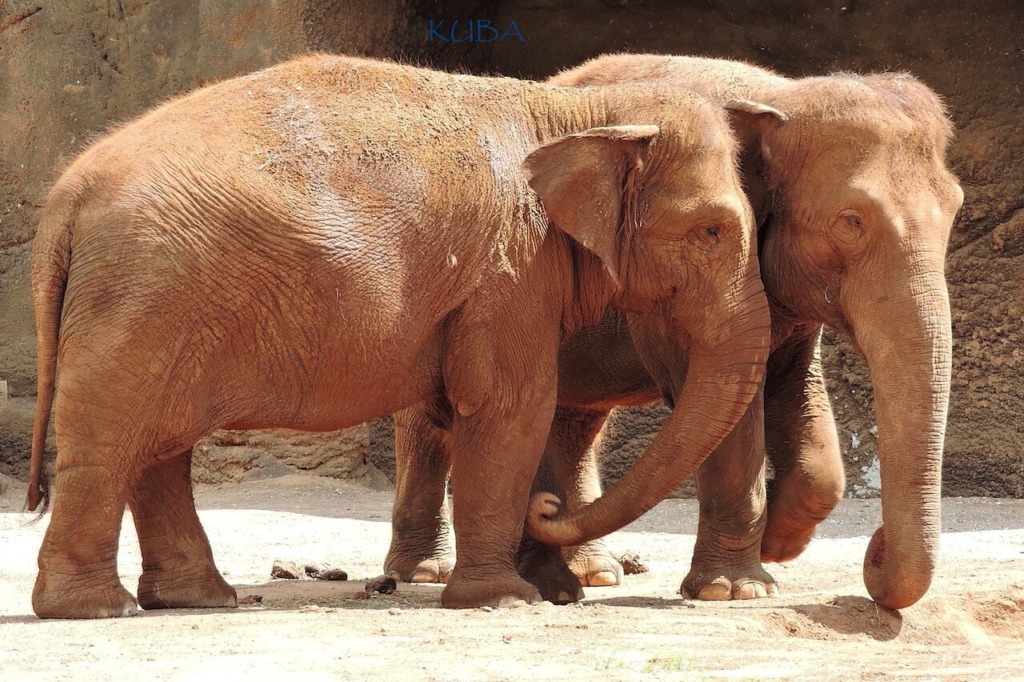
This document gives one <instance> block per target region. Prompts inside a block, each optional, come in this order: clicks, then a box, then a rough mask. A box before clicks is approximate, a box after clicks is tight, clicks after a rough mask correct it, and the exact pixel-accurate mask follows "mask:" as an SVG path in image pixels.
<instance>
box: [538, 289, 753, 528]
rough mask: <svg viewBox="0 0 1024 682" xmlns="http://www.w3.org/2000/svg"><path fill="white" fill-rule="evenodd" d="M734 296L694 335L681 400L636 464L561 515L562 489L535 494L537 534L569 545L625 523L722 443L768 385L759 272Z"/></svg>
mask: <svg viewBox="0 0 1024 682" xmlns="http://www.w3.org/2000/svg"><path fill="white" fill-rule="evenodd" d="M743 294H746V295H743ZM734 300H738V301H742V303H740V304H737V305H741V306H742V308H739V309H738V308H737V307H736V305H734V306H733V310H732V311H731V312H732V314H731V316H730V317H729V318H728V319H730V323H729V325H727V326H724V327H719V328H718V329H717V330H715V331H716V332H717V333H715V334H708V335H705V336H703V337H701V338H693V339H692V343H691V346H690V347H689V369H688V370H687V372H686V381H685V383H684V385H683V386H682V388H681V389H680V390H679V392H678V395H676V396H674V397H675V408H674V410H673V411H672V414H671V415H670V416H669V418H668V420H667V421H666V422H665V424H664V426H663V427H662V429H661V431H660V432H659V433H658V435H657V436H656V437H655V439H654V441H653V442H652V443H651V445H650V446H649V447H648V448H647V450H646V451H645V452H644V453H643V455H642V456H641V457H640V458H639V459H638V460H637V462H636V463H635V464H634V465H633V467H632V468H631V469H630V470H629V471H628V472H627V473H626V475H625V476H623V478H622V479H620V480H619V481H618V482H617V483H615V484H614V485H613V486H611V487H610V488H609V489H608V490H607V491H606V492H605V494H604V495H602V496H601V497H600V498H598V499H597V500H596V501H595V502H594V503H593V504H591V505H588V506H586V507H584V508H582V509H580V510H577V511H576V512H574V513H572V514H568V515H565V516H561V517H559V516H557V514H558V511H559V500H558V498H557V497H555V496H554V495H551V494H550V493H538V494H536V495H535V496H534V497H533V499H532V500H531V502H530V510H529V513H528V514H527V519H526V530H527V532H528V533H529V534H530V535H532V536H533V537H534V538H536V539H538V540H540V541H541V542H545V543H548V544H552V545H562V546H566V545H578V544H581V543H583V542H587V541H590V540H593V539H595V538H598V537H601V536H603V535H607V534H608V533H610V532H612V531H615V530H618V529H619V528H621V527H622V526H624V525H626V524H628V523H630V522H632V521H634V520H636V519H637V518H639V517H640V515H642V514H643V513H644V512H646V511H648V510H650V509H651V508H653V507H654V506H655V505H656V504H658V502H660V501H661V500H663V499H665V497H667V496H668V495H669V494H670V493H671V492H672V491H673V490H675V489H676V488H678V487H679V486H680V485H681V484H682V483H683V481H685V480H686V479H687V478H688V477H689V476H691V475H692V474H693V473H694V471H696V470H697V467H699V466H700V465H701V463H702V462H703V461H704V460H705V459H706V458H707V456H708V455H709V454H710V453H711V451H712V450H713V449H714V448H716V447H717V446H718V445H719V443H721V441H722V439H723V438H725V436H726V435H727V434H728V433H729V432H730V431H731V430H732V428H733V426H734V425H735V424H736V422H737V421H738V420H739V419H740V417H741V416H742V415H743V414H744V412H745V411H746V408H747V406H748V405H749V403H750V401H751V399H752V398H753V397H754V395H755V393H756V392H757V390H758V388H759V387H760V386H761V382H762V380H763V378H764V366H765V362H766V359H767V356H768V345H769V340H770V329H769V317H768V307H767V302H766V299H765V297H764V291H763V289H762V287H761V282H760V279H759V278H758V277H756V276H755V277H754V278H753V281H750V280H746V281H744V283H743V287H742V288H741V289H740V293H739V295H738V296H737V298H736V299H734ZM737 310H739V311H740V312H737ZM678 352H680V353H682V352H683V351H681V350H680V351H678Z"/></svg>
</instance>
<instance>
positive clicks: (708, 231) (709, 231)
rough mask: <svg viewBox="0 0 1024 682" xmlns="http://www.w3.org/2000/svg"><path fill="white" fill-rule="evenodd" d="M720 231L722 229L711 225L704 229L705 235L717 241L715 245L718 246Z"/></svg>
mask: <svg viewBox="0 0 1024 682" xmlns="http://www.w3.org/2000/svg"><path fill="white" fill-rule="evenodd" d="M720 229H721V228H720V227H718V226H717V225H709V226H707V227H705V228H704V234H705V235H707V237H708V238H709V239H713V240H715V243H716V244H717V243H718V232H719V230H720Z"/></svg>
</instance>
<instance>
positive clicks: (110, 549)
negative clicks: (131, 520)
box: [32, 446, 137, 618]
mask: <svg viewBox="0 0 1024 682" xmlns="http://www.w3.org/2000/svg"><path fill="white" fill-rule="evenodd" d="M129 484H130V481H129V478H128V477H127V476H125V472H124V471H123V469H122V467H121V466H119V464H118V462H116V461H111V460H109V459H107V460H101V459H100V458H98V457H95V456H94V453H93V451H91V450H90V449H89V448H88V447H82V446H79V447H77V448H75V449H74V450H72V451H71V452H67V450H65V452H62V453H61V455H59V456H58V459H57V476H56V495H55V496H54V503H53V509H52V512H51V518H50V525H49V527H48V528H47V529H46V535H45V536H44V538H43V546H42V548H41V549H40V550H39V574H38V575H37V577H36V582H35V587H34V588H33V590H32V610H33V611H35V613H36V615H37V616H39V617H40V618H118V617H122V616H133V615H135V613H136V610H137V609H136V602H135V598H134V597H132V595H131V594H130V593H129V592H128V591H127V590H126V589H125V588H124V586H123V585H122V584H121V580H120V578H119V577H118V574H117V547H118V538H119V534H120V530H121V520H122V517H123V516H124V507H125V501H126V500H127V497H128V486H129Z"/></svg>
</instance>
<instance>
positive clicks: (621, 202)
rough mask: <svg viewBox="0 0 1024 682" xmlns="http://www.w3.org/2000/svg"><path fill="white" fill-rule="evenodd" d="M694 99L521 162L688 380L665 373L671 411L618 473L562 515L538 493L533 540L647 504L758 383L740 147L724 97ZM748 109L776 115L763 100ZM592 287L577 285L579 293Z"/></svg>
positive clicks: (671, 485) (759, 344)
mask: <svg viewBox="0 0 1024 682" xmlns="http://www.w3.org/2000/svg"><path fill="white" fill-rule="evenodd" d="M692 101H693V100H692V99H686V100H685V103H686V105H687V106H686V108H685V109H684V110H685V111H686V112H687V114H688V116H687V117H686V119H685V120H679V117H678V116H673V115H672V114H671V110H670V109H666V111H665V115H662V116H656V117H655V119H656V120H659V121H662V122H663V121H669V122H670V123H660V130H659V129H657V128H653V127H650V126H643V127H632V126H631V127H620V128H602V129H596V130H591V131H587V132H585V133H582V134H580V135H575V136H572V137H569V138H565V139H563V140H560V141H557V142H555V143H552V144H550V145H548V146H546V147H544V148H542V149H540V150H538V151H536V152H534V153H533V154H532V155H531V156H530V157H529V158H528V159H527V161H526V168H527V172H528V177H529V181H530V184H531V186H532V187H533V189H534V190H535V191H536V193H537V194H538V196H539V197H540V199H541V201H542V203H543V205H544V207H545V209H546V211H547V213H548V216H549V217H550V219H551V221H552V223H553V224H554V225H555V226H556V227H558V228H560V229H561V230H563V231H565V232H567V233H568V234H570V235H571V236H572V237H573V239H575V240H576V241H577V242H579V243H580V244H581V245H583V246H584V247H585V248H586V249H588V250H589V251H590V252H591V253H593V254H595V255H596V256H597V257H598V258H599V259H600V262H601V263H602V264H603V266H604V269H605V270H606V272H607V277H606V278H605V281H609V282H614V283H615V286H616V289H617V290H616V294H615V296H614V299H613V304H614V305H615V306H616V307H617V308H619V309H621V310H624V311H626V313H627V314H628V315H631V316H643V317H645V318H647V319H653V320H656V321H657V325H656V326H657V329H658V330H660V333H661V334H662V335H663V338H662V339H661V340H660V343H662V344H663V345H665V346H667V347H669V348H673V349H675V350H674V354H675V355H676V356H677V357H679V358H683V357H688V359H689V366H688V368H686V369H683V370H681V371H682V372H685V373H686V376H685V381H684V380H683V378H684V377H683V376H677V377H674V381H673V382H672V386H673V395H672V396H671V397H672V400H673V402H674V403H675V410H674V411H673V413H672V415H671V416H670V417H669V419H668V421H667V422H666V423H665V426H664V427H663V429H662V430H661V432H660V434H659V435H658V437H657V438H656V439H655V441H654V442H653V443H652V444H651V446H650V447H649V448H648V450H647V451H646V452H645V453H644V455H643V456H642V457H641V458H640V459H639V460H638V461H637V463H636V464H635V465H634V466H633V468H632V469H631V470H630V471H629V472H628V473H627V474H626V475H625V476H624V477H623V478H622V479H621V480H620V481H619V482H618V483H616V484H615V485H614V486H612V487H611V488H610V489H609V490H608V491H607V492H606V493H605V494H604V495H603V496H602V497H601V498H600V499H598V500H597V501H596V502H595V503H594V504H592V505H590V506H588V507H586V508H584V509H582V510H579V511H578V512H576V513H574V514H569V515H566V516H563V517H557V518H556V517H555V514H556V512H557V509H558V500H557V498H554V496H550V495H547V496H542V497H541V498H539V499H535V500H534V502H533V503H532V504H531V513H530V514H529V515H528V518H527V529H528V531H529V532H530V534H531V535H533V536H534V537H535V538H537V539H539V540H541V541H542V542H547V543H549V544H558V545H569V544H578V543H580V542H584V541H586V540H589V539H592V538H595V537H599V536H601V535H605V534H607V533H609V532H611V531H613V530H615V529H617V528H620V527H621V526H623V525H625V524H626V523H629V522H630V521H632V520H634V519H635V518H637V517H639V516H640V515H641V514H642V513H643V512H645V511H647V510H648V509H650V508H651V507H653V506H654V505H655V504H657V503H658V502H659V501H661V500H662V499H664V497H665V496H667V495H668V494H669V493H670V492H671V491H672V490H674V489H675V488H676V487H678V486H679V485H680V484H681V483H682V482H683V481H684V480H685V479H686V478H687V477H688V476H690V475H691V474H692V473H693V472H694V470H696V468H697V467H698V466H699V465H700V463H701V462H702V461H703V460H704V458H705V457H706V456H707V455H708V454H709V453H710V452H711V451H712V450H713V449H714V448H715V447H716V446H717V445H718V444H719V443H720V442H721V440H722V439H723V438H724V437H725V436H726V435H727V434H728V433H729V431H730V430H731V429H732V426H733V425H734V424H735V423H736V422H737V420H738V419H739V418H740V417H741V416H742V414H743V413H744V411H745V409H746V407H747V405H748V404H749V402H750V400H751V398H752V397H753V396H754V394H755V392H756V391H757V389H758V387H759V386H760V384H761V381H762V378H763V372H764V363H765V362H766V359H767V353H768V343H769V339H770V329H769V328H770V321H769V317H768V309H767V303H766V299H765V298H764V292H763V287H762V284H761V282H760V279H759V276H760V275H759V269H758V262H757V244H756V239H754V237H753V235H754V232H753V230H754V224H753V212H752V210H751V208H750V205H749V203H748V201H747V200H746V197H745V195H744V193H743V190H742V187H741V184H740V180H739V176H738V172H737V169H736V153H737V144H736V142H735V139H734V138H733V136H732V135H731V133H730V128H729V124H728V121H727V120H726V117H725V115H724V112H723V111H722V109H721V107H716V106H712V105H711V104H710V103H707V102H702V105H701V106H700V107H698V108H696V109H695V108H694V106H693V104H692ZM664 104H665V105H666V106H668V107H671V106H673V105H674V106H682V105H683V104H682V103H676V102H673V100H672V99H671V98H666V99H665V101H664ZM623 109H628V107H626V106H624V107H623ZM691 112H694V115H689V114H690V113H691ZM751 116H753V117H754V118H762V119H771V120H775V121H777V120H780V119H781V115H780V114H779V113H778V112H775V111H774V110H770V111H769V110H767V109H766V110H765V111H760V112H754V113H752V114H751ZM634 117H635V114H634ZM567 160H568V163H567ZM610 170H611V171H613V172H609V171H610ZM590 295H591V292H587V291H586V290H585V285H584V290H583V291H581V298H583V299H584V300H586V299H587V298H588V297H589V296H590ZM676 366H677V367H679V366H682V367H685V365H684V364H683V363H676Z"/></svg>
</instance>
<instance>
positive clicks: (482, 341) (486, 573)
mask: <svg viewBox="0 0 1024 682" xmlns="http://www.w3.org/2000/svg"><path fill="white" fill-rule="evenodd" d="M520 284H523V285H526V286H529V285H531V284H532V285H533V286H534V287H535V288H536V290H535V291H532V292H531V293H533V294H534V295H535V297H534V298H532V299H527V300H545V297H544V296H542V293H543V284H544V283H543V282H542V281H540V280H539V279H538V280H536V281H532V282H528V281H521V282H520ZM508 291H509V290H508V289H507V288H503V289H501V290H496V291H492V292H481V296H480V299H479V300H480V301H484V302H485V306H486V307H484V308H482V309H477V310H475V311H474V310H473V309H472V308H471V307H470V309H468V310H467V309H463V310H462V311H461V312H460V314H459V318H458V320H457V321H456V323H455V324H454V325H453V327H452V330H451V332H450V337H449V338H448V339H447V342H446V345H447V347H448V348H449V349H450V350H449V354H448V356H447V357H446V358H445V361H444V381H445V389H446V391H447V394H448V398H449V403H450V404H451V405H452V407H453V419H452V427H451V436H450V437H451V453H452V475H451V486H452V496H453V498H452V502H453V512H454V513H453V520H454V528H455V542H456V546H457V548H458V559H457V560H456V562H455V568H454V570H453V571H452V574H451V577H450V578H449V580H448V585H447V587H445V589H444V591H443V592H442V594H441V602H442V604H443V605H444V606H446V607H454V608H472V607H478V606H484V605H490V606H498V605H503V604H506V603H509V602H513V601H517V600H525V601H527V602H536V601H539V600H540V599H541V595H540V593H539V591H538V590H537V588H536V587H535V586H533V585H532V584H530V583H529V582H527V581H525V580H523V578H521V577H520V575H519V573H518V571H517V566H516V559H517V550H518V549H519V545H520V540H521V539H522V535H523V523H524V521H525V518H526V509H527V506H528V502H529V493H530V486H531V484H532V483H533V481H534V478H535V477H536V474H537V468H538V466H539V464H540V460H541V455H542V454H543V452H544V444H545V442H546V440H547V437H548V432H549V431H550V429H551V420H552V419H553V417H554V411H555V400H556V392H557V378H558V376H557V354H558V338H559V324H560V322H559V317H560V315H561V311H560V309H557V308H554V307H551V308H549V309H547V310H543V311H541V310H537V309H536V308H531V307H528V306H524V305H523V304H522V303H521V300H520V301H516V300H511V301H509V300H507V299H506V300H502V299H503V298H504V297H505V296H506V295H507V293H508ZM524 330H528V331H524Z"/></svg>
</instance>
